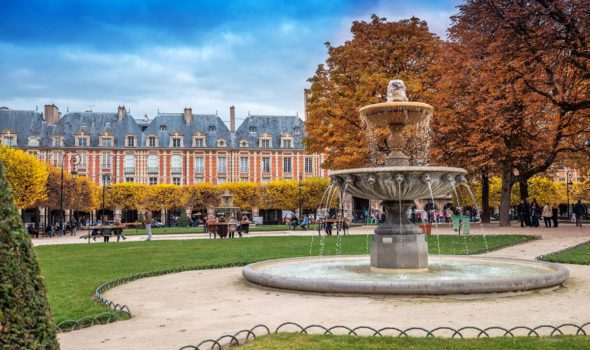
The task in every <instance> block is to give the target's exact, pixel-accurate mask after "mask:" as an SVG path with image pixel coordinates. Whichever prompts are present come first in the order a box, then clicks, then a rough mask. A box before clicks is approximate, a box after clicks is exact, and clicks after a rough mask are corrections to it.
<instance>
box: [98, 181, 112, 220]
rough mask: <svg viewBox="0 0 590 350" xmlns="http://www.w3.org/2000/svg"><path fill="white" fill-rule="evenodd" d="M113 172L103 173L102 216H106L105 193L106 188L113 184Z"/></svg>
mask: <svg viewBox="0 0 590 350" xmlns="http://www.w3.org/2000/svg"><path fill="white" fill-rule="evenodd" d="M111 179H112V178H111V174H102V211H101V214H102V215H101V216H103V217H104V216H105V214H104V211H105V207H104V194H105V190H106V189H107V187H109V186H110V185H111Z"/></svg>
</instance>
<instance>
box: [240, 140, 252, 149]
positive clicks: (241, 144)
mask: <svg viewBox="0 0 590 350" xmlns="http://www.w3.org/2000/svg"><path fill="white" fill-rule="evenodd" d="M249 146H250V144H249V143H248V141H246V140H242V141H240V147H242V148H247V147H249Z"/></svg>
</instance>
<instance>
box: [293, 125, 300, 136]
mask: <svg viewBox="0 0 590 350" xmlns="http://www.w3.org/2000/svg"><path fill="white" fill-rule="evenodd" d="M293 132H294V133H295V134H300V133H301V128H300V127H298V126H296V127H295V128H293Z"/></svg>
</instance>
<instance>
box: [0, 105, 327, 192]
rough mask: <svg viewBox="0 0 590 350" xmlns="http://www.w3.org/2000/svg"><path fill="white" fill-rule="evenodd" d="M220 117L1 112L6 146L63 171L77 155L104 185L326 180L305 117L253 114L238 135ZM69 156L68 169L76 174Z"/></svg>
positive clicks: (84, 171) (51, 108)
mask: <svg viewBox="0 0 590 350" xmlns="http://www.w3.org/2000/svg"><path fill="white" fill-rule="evenodd" d="M235 127H236V116H235V108H234V107H233V106H232V107H230V128H228V127H227V126H226V124H225V123H224V122H223V120H222V119H221V118H220V117H219V116H218V115H216V114H215V115H203V114H193V113H192V110H191V108H185V109H184V113H159V114H158V115H157V116H156V117H155V118H153V119H152V120H151V121H148V122H143V123H142V122H141V121H136V120H135V119H134V118H133V117H132V116H131V115H130V114H129V113H128V112H127V110H126V109H125V107H124V106H120V107H119V108H118V111H117V112H116V113H103V112H100V113H97V112H73V113H66V114H65V115H63V116H62V115H61V113H60V112H59V109H58V107H57V106H55V105H46V106H45V109H44V112H43V113H39V112H36V111H20V110H11V109H8V108H6V107H2V108H0V134H1V135H0V141H1V143H2V144H4V145H8V146H12V147H16V148H19V149H23V150H26V151H27V152H29V153H32V154H34V155H36V156H37V158H38V159H39V160H41V161H44V162H47V163H50V164H52V165H54V166H56V167H61V166H62V161H63V160H64V159H63V157H64V153H65V152H67V151H70V150H71V151H76V152H77V153H78V154H79V155H80V163H79V165H78V166H77V168H76V170H77V171H78V175H82V176H87V177H88V178H90V179H91V180H92V181H94V182H95V183H97V184H101V183H102V181H103V175H104V174H111V176H112V183H120V182H135V183H141V184H152V185H153V184H176V185H191V184H195V183H198V182H209V183H213V184H219V183H224V182H230V181H252V182H261V183H264V182H268V181H272V180H279V179H296V178H299V177H301V178H308V177H326V176H327V175H328V171H327V170H325V169H322V168H321V164H322V161H323V155H321V154H307V153H306V152H305V149H304V147H303V143H302V140H303V137H304V135H305V124H304V122H303V120H301V119H300V118H299V117H298V116H259V115H248V116H247V117H246V118H245V119H244V121H243V122H242V123H241V125H240V126H239V127H238V128H237V129H236V128H235ZM68 160H69V158H68V156H66V159H65V161H63V163H64V169H66V171H70V170H71V169H70V167H71V165H70V162H69V161H68Z"/></svg>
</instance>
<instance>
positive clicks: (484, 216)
mask: <svg viewBox="0 0 590 350" xmlns="http://www.w3.org/2000/svg"><path fill="white" fill-rule="evenodd" d="M481 222H483V223H486V224H489V223H490V178H489V177H488V174H487V172H485V171H482V173H481Z"/></svg>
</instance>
